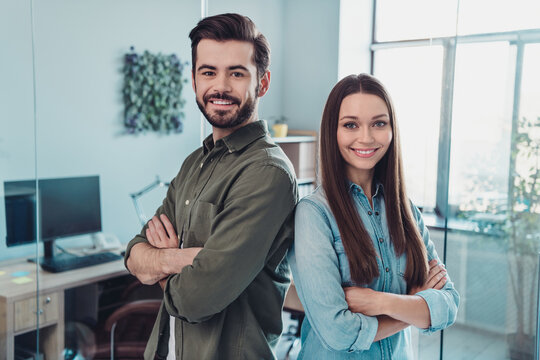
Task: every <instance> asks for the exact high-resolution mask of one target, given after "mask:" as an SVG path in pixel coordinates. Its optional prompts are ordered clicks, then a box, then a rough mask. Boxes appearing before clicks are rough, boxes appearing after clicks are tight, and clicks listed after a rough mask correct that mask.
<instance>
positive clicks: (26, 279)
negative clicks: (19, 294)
mask: <svg viewBox="0 0 540 360" xmlns="http://www.w3.org/2000/svg"><path fill="white" fill-rule="evenodd" d="M11 282H13V283H15V284H18V285H21V284H26V283H29V282H32V279H31V278H29V277H28V276H21V277H17V278H15V279H12V280H11Z"/></svg>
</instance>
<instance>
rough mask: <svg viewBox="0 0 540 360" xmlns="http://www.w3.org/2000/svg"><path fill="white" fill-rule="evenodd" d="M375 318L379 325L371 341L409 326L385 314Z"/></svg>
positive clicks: (383, 337)
mask: <svg viewBox="0 0 540 360" xmlns="http://www.w3.org/2000/svg"><path fill="white" fill-rule="evenodd" d="M377 320H378V322H379V326H378V328H377V334H376V335H375V339H373V342H375V341H379V340H382V339H385V338H387V337H389V336H392V335H394V334H396V333H398V332H400V331H401V330H403V329H406V328H407V327H409V324H407V323H405V322H403V321H400V320H396V319H394V318H391V317H389V316H386V315H379V316H377Z"/></svg>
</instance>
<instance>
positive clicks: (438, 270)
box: [409, 259, 448, 295]
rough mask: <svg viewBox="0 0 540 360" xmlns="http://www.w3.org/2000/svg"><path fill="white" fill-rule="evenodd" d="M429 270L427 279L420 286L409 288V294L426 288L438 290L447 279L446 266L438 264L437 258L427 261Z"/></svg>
mask: <svg viewBox="0 0 540 360" xmlns="http://www.w3.org/2000/svg"><path fill="white" fill-rule="evenodd" d="M428 265H429V272H428V276H427V280H426V282H425V283H424V285H422V286H415V287H413V288H411V289H409V295H414V294H416V293H418V292H420V291H423V290H427V289H435V290H440V289H442V288H443V286H444V284H446V281H447V280H448V279H447V278H446V268H445V267H444V264H439V263H438V262H437V259H433V260H431V261H430V262H429V264H428Z"/></svg>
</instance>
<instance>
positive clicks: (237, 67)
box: [228, 65, 248, 71]
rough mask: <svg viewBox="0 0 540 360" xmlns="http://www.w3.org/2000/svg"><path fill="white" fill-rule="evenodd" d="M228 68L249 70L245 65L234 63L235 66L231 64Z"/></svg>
mask: <svg viewBox="0 0 540 360" xmlns="http://www.w3.org/2000/svg"><path fill="white" fill-rule="evenodd" d="M228 69H229V70H244V71H248V69H247V67H245V66H244V65H233V66H229V67H228Z"/></svg>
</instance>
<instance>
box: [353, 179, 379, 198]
mask: <svg viewBox="0 0 540 360" xmlns="http://www.w3.org/2000/svg"><path fill="white" fill-rule="evenodd" d="M347 181H348V182H349V191H350V192H354V191H355V190H356V191H358V192H360V194H364V195H365V193H364V190H363V189H362V187H361V186H358V185H357V184H355V183H353V182H352V181H351V180H347ZM379 192H380V193H381V194H384V186H383V184H382V183H381V182H380V181H378V180H376V179H375V194H373V197H375V196H377V195H378V194H379Z"/></svg>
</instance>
